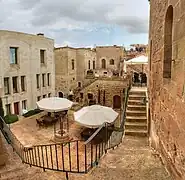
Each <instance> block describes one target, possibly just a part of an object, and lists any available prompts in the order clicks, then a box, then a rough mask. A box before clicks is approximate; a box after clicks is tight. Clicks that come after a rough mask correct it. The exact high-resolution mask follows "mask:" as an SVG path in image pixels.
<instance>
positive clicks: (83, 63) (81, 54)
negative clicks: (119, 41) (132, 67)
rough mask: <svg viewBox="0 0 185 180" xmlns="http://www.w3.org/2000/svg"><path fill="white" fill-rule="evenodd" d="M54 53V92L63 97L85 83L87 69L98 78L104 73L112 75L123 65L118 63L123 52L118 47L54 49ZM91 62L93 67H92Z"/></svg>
mask: <svg viewBox="0 0 185 180" xmlns="http://www.w3.org/2000/svg"><path fill="white" fill-rule="evenodd" d="M54 53H55V63H56V66H55V67H56V68H55V69H56V92H63V94H64V95H66V94H68V93H69V90H70V89H75V88H77V87H78V82H81V85H83V84H84V83H86V82H87V80H86V79H85V77H86V75H87V71H88V70H89V69H93V71H94V72H95V73H97V74H99V75H100V76H102V75H104V72H107V73H108V74H107V75H112V71H113V70H119V71H120V70H122V69H123V63H120V61H121V59H123V57H124V51H123V48H122V47H120V46H97V47H96V48H94V49H90V48H72V47H60V48H55V50H54ZM72 59H74V61H75V68H74V70H72V69H71V60H72ZM102 59H105V61H106V68H105V69H103V68H102V63H101V61H102ZM111 59H113V60H114V65H111V64H110V60H111ZM93 61H94V63H95V67H93ZM89 62H90V67H89Z"/></svg>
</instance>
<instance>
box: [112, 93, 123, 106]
mask: <svg viewBox="0 0 185 180" xmlns="http://www.w3.org/2000/svg"><path fill="white" fill-rule="evenodd" d="M113 108H114V109H119V108H121V97H120V96H118V95H115V96H114V97H113Z"/></svg>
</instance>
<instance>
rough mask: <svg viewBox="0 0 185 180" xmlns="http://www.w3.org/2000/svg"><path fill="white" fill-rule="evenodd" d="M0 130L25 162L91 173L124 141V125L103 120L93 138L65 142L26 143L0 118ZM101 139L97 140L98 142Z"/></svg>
mask: <svg viewBox="0 0 185 180" xmlns="http://www.w3.org/2000/svg"><path fill="white" fill-rule="evenodd" d="M0 130H1V132H2V133H3V135H4V137H5V138H6V140H7V142H8V143H9V144H10V145H11V146H12V147H13V149H14V151H15V152H16V153H17V154H18V155H19V157H20V158H21V160H22V162H23V163H25V164H29V165H30V166H36V167H39V168H43V170H44V171H45V170H46V169H48V170H54V171H62V172H65V173H66V179H68V173H88V172H89V171H90V170H91V169H92V168H93V167H95V166H96V165H97V164H98V162H99V160H100V159H101V157H102V156H103V155H104V154H105V153H106V152H107V150H109V149H111V148H114V147H115V146H118V145H119V144H120V143H121V142H122V137H123V133H124V132H123V129H120V128H114V127H112V126H109V125H108V124H103V125H102V127H101V128H99V130H98V131H96V132H95V133H94V134H93V135H92V136H93V138H91V139H90V140H88V141H86V142H84V141H82V140H75V141H70V142H65V143H54V144H44V145H34V146H30V147H26V146H23V145H22V144H21V143H20V141H19V140H18V139H17V138H16V136H15V135H14V134H13V133H12V132H11V130H10V128H9V127H8V125H7V124H6V123H5V122H4V120H3V119H2V118H0ZM96 140H98V142H96Z"/></svg>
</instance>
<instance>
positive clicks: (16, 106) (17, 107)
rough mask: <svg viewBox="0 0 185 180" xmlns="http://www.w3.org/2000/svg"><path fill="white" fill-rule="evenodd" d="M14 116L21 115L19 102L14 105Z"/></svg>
mask: <svg viewBox="0 0 185 180" xmlns="http://www.w3.org/2000/svg"><path fill="white" fill-rule="evenodd" d="M14 114H17V115H19V102H15V103H14Z"/></svg>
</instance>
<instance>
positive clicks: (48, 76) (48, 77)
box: [47, 73, 50, 86]
mask: <svg viewBox="0 0 185 180" xmlns="http://www.w3.org/2000/svg"><path fill="white" fill-rule="evenodd" d="M47 79H48V86H50V73H48V74H47Z"/></svg>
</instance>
